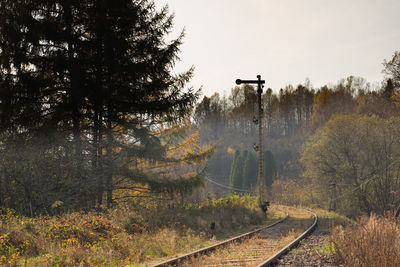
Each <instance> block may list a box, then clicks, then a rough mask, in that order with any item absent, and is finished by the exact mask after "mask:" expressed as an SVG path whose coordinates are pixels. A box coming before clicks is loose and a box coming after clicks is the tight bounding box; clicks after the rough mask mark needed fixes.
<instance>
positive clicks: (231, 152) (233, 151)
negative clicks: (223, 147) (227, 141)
mask: <svg viewBox="0 0 400 267" xmlns="http://www.w3.org/2000/svg"><path fill="white" fill-rule="evenodd" d="M227 152H228V153H229V154H231V155H234V154H235V150H234V149H233V148H231V147H228V149H227Z"/></svg>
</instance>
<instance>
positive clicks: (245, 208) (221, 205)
mask: <svg viewBox="0 0 400 267" xmlns="http://www.w3.org/2000/svg"><path fill="white" fill-rule="evenodd" d="M174 204H175V205H174ZM0 213H1V214H0V265H10V266H13V265H16V266H124V265H137V264H140V263H143V262H147V261H152V260H155V259H159V258H163V257H166V256H170V255H176V254H178V253H183V252H187V251H191V250H193V249H196V248H200V247H202V246H205V245H209V244H211V243H215V242H216V240H215V235H218V234H221V233H229V232H230V231H233V230H234V229H237V228H241V227H246V226H247V227H248V226H249V225H256V224H260V223H262V222H263V220H264V219H265V215H264V214H263V213H262V212H260V211H259V209H258V208H257V204H256V201H255V200H254V199H253V198H251V197H250V196H238V195H233V196H230V197H227V198H221V199H207V201H205V202H203V203H200V204H196V205H194V204H185V205H176V203H166V202H162V201H155V200H152V201H139V200H138V201H133V202H131V203H129V204H125V205H122V204H121V205H119V206H118V207H116V208H114V209H108V210H107V209H105V210H102V211H101V212H96V211H91V212H73V213H69V214H64V215H61V216H53V217H40V218H27V217H22V216H18V215H16V214H15V213H14V212H13V211H12V210H8V209H3V210H1V211H0ZM211 223H214V228H213V229H211V227H210V224H211Z"/></svg>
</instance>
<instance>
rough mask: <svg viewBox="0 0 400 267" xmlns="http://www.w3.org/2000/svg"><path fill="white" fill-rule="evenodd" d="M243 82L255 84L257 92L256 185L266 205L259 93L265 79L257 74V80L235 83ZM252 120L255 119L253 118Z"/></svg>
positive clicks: (260, 93) (237, 82) (239, 81)
mask: <svg viewBox="0 0 400 267" xmlns="http://www.w3.org/2000/svg"><path fill="white" fill-rule="evenodd" d="M243 83H247V84H257V94H258V123H256V125H258V177H259V179H258V182H259V184H258V186H259V194H260V200H261V205H266V197H267V192H266V188H265V184H264V176H263V160H262V156H263V155H262V153H263V140H262V113H263V112H262V106H261V95H262V88H263V87H264V86H263V84H265V80H261V75H257V80H241V79H237V80H236V84H237V85H240V84H243ZM253 121H256V120H254V119H253Z"/></svg>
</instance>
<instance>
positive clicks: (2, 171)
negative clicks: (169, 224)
mask: <svg viewBox="0 0 400 267" xmlns="http://www.w3.org/2000/svg"><path fill="white" fill-rule="evenodd" d="M172 25H173V24H172V16H171V15H169V14H168V10H167V8H166V7H165V8H163V9H161V10H160V11H157V10H156V8H155V6H154V3H153V2H152V1H117V2H115V1H108V0H103V1H91V0H89V1H73V0H72V1H15V0H12V1H11V0H10V1H2V2H1V4H0V136H1V138H0V206H1V207H7V208H12V209H14V210H16V211H18V212H19V213H22V214H25V215H29V216H35V215H39V214H54V213H57V212H60V211H69V210H76V209H86V208H93V207H100V206H102V205H103V204H105V205H107V206H109V207H110V206H112V205H113V203H114V202H115V201H116V200H118V199H129V198H132V197H135V196H137V194H139V193H140V194H141V197H146V196H149V195H152V194H158V195H160V196H161V197H173V195H174V194H178V195H179V194H183V193H184V192H190V191H191V190H192V188H194V187H198V186H200V185H202V183H203V180H202V175H203V171H202V169H201V168H202V167H201V166H199V164H200V163H201V161H202V160H204V159H206V158H207V157H208V155H210V153H211V152H212V147H210V148H207V149H201V148H200V147H199V146H198V144H197V142H198V141H197V140H198V133H196V132H193V133H191V134H190V135H185V134H183V132H184V131H185V130H187V129H188V127H190V120H189V116H190V112H191V110H192V109H193V107H194V104H195V101H196V100H197V99H198V96H199V93H200V92H199V90H195V89H193V88H190V87H188V86H187V82H188V81H189V80H190V78H191V77H192V75H193V69H189V70H187V71H186V72H183V73H180V74H173V72H172V69H173V66H174V63H175V61H176V60H178V56H177V54H178V52H179V47H180V45H181V44H182V40H183V36H184V33H183V32H182V33H181V34H180V35H179V36H178V38H177V39H173V40H171V41H168V42H167V41H166V40H165V39H166V36H167V35H168V33H169V32H170V29H171V28H172Z"/></svg>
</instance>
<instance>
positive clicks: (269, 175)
mask: <svg viewBox="0 0 400 267" xmlns="http://www.w3.org/2000/svg"><path fill="white" fill-rule="evenodd" d="M263 159H264V181H265V185H266V186H267V188H271V185H272V183H273V182H274V180H273V179H274V178H275V177H276V174H277V168H276V163H275V159H274V155H273V154H272V152H271V151H269V150H267V151H264V155H263Z"/></svg>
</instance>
